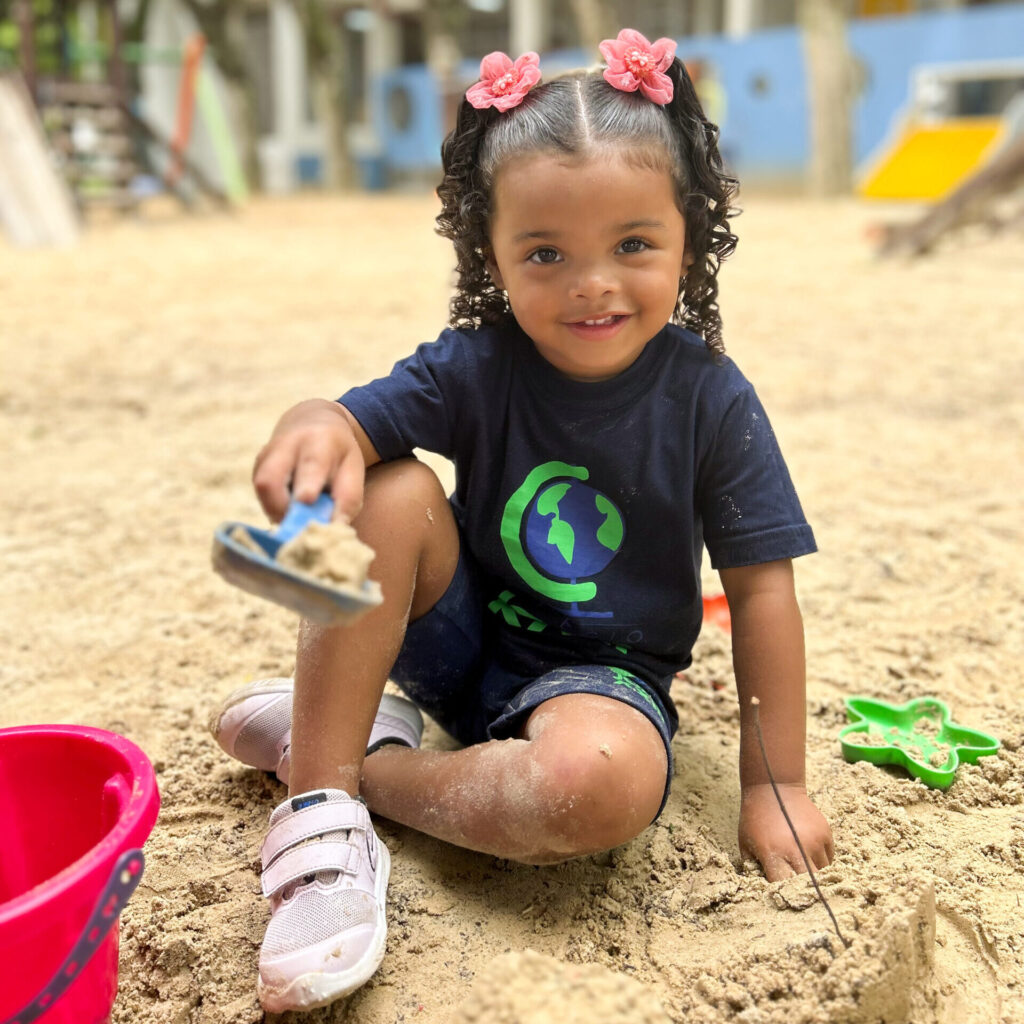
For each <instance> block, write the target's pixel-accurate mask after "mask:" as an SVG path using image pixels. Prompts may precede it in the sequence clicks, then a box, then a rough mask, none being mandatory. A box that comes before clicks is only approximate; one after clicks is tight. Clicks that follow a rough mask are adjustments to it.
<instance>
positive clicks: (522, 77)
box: [466, 50, 540, 110]
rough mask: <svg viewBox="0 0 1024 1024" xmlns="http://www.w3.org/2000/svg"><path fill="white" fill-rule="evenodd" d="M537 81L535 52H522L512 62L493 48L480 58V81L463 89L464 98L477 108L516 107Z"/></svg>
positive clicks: (504, 108)
mask: <svg viewBox="0 0 1024 1024" xmlns="http://www.w3.org/2000/svg"><path fill="white" fill-rule="evenodd" d="M539 81H540V58H539V57H538V56H537V54H535V53H533V52H530V53H524V54H523V55H522V56H521V57H518V58H517V59H516V60H515V62H513V61H512V58H511V57H509V56H508V54H505V53H502V52H501V51H500V50H495V51H494V53H489V54H487V56H486V57H484V59H483V60H482V61H480V81H479V82H477V83H476V85H473V86H471V87H470V88H469V89H468V90H467V92H466V99H467V100H469V102H470V103H471V104H472V105H473V106H474V107H476V108H477V110H483V109H484V108H485V107H497V108H498V110H509V109H511V108H512V107H518V106H519V104H520V103H522V102H523V98H524V97H525V96H526V94H527V93H528V92H529V91H530V89H531V88H532V87H533V86H535V85H536V84H537V83H538V82H539Z"/></svg>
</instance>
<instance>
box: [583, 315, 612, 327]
mask: <svg viewBox="0 0 1024 1024" xmlns="http://www.w3.org/2000/svg"><path fill="white" fill-rule="evenodd" d="M614 319H615V317H613V316H606V317H605V318H604V319H603V320H584V321H583V323H584V325H585V326H587V327H603V326H604V325H605V324H610V323H611V322H612V321H613V320H614Z"/></svg>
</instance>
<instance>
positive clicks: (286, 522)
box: [274, 493, 334, 543]
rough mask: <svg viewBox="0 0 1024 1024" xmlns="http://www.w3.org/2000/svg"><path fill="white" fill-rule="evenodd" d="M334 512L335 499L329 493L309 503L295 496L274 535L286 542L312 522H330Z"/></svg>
mask: <svg viewBox="0 0 1024 1024" xmlns="http://www.w3.org/2000/svg"><path fill="white" fill-rule="evenodd" d="M333 514H334V501H333V500H332V499H331V496H330V495H329V494H326V493H324V494H321V495H320V497H318V498H317V499H316V501H314V502H311V503H309V504H307V503H306V502H304V501H299V500H298V499H296V498H293V499H292V502H291V504H290V505H289V506H288V511H287V512H286V513H285V516H284V519H282V520H281V522H280V524H279V525H278V527H277V529H276V530H275V531H274V536H275V537H276V538H277V539H278V540H279V541H281V542H282V543H284V542H285V541H286V540H291V539H292V537H294V536H296V535H297V534H300V533H302V531H303V530H304V529H305V528H306V527H307V526H309V524H310V523H311V522H318V523H329V522H330V521H331V516H332V515H333Z"/></svg>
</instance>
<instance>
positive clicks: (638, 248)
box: [619, 238, 649, 253]
mask: <svg viewBox="0 0 1024 1024" xmlns="http://www.w3.org/2000/svg"><path fill="white" fill-rule="evenodd" d="M619 248H620V249H621V250H622V251H623V252H628V253H633V252H643V251H644V250H645V249H647V248H649V246H648V245H647V243H646V242H645V241H644V240H643V239H642V238H627V239H626V240H625V241H624V242H623V243H622V244H621V245H620V246H619Z"/></svg>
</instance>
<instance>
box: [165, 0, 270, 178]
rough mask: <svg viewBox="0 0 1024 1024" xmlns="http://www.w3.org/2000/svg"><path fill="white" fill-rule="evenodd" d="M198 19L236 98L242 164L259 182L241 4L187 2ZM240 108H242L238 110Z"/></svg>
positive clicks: (234, 111)
mask: <svg viewBox="0 0 1024 1024" xmlns="http://www.w3.org/2000/svg"><path fill="white" fill-rule="evenodd" d="M183 2H184V4H185V6H186V7H187V8H188V10H189V12H190V13H191V14H192V16H193V17H194V18H195V20H196V24H197V25H198V26H199V31H200V32H202V33H203V35H204V36H205V37H206V45H207V47H208V49H209V51H210V53H211V54H213V60H214V63H215V64H216V65H217V69H218V70H219V71H220V73H221V74H222V75H223V76H224V78H225V80H226V84H227V91H228V95H229V96H230V97H231V99H232V108H233V109H232V110H231V111H230V114H231V124H232V126H233V127H235V128H236V129H238V130H239V131H240V132H241V133H242V139H241V140H240V143H241V144H240V147H239V148H240V149H241V151H242V164H243V167H244V169H245V173H246V177H247V178H248V180H249V185H250V186H252V185H253V184H254V183H255V182H256V181H257V180H258V177H257V174H256V172H257V161H256V136H255V133H254V132H253V130H252V129H253V126H254V125H255V124H256V91H255V85H254V84H253V81H252V76H251V75H250V74H249V73H248V69H247V68H246V65H245V61H244V59H243V57H242V54H243V53H244V52H245V39H244V25H243V23H242V21H241V18H240V16H239V15H240V11H239V5H237V4H234V3H232V2H231V0H216V2H211V3H206V2H202V0H183ZM238 107H240V108H241V109H237V108H238Z"/></svg>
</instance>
